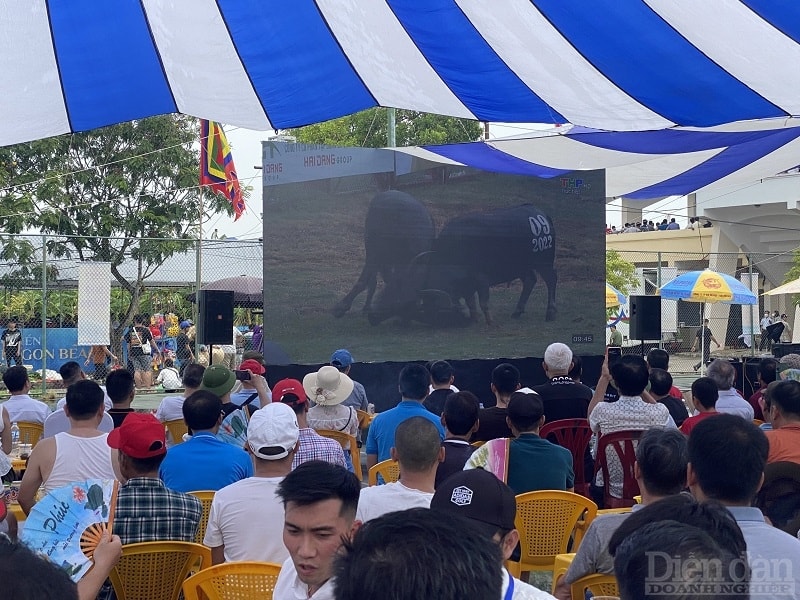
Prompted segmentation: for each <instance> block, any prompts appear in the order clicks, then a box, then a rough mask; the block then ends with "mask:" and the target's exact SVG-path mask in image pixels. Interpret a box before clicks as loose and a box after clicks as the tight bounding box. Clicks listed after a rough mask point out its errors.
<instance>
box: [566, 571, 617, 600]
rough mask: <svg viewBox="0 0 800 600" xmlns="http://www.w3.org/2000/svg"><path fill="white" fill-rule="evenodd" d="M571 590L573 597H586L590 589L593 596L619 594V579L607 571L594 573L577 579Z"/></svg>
mask: <svg viewBox="0 0 800 600" xmlns="http://www.w3.org/2000/svg"><path fill="white" fill-rule="evenodd" d="M570 590H571V595H572V597H573V598H585V597H586V590H589V591H590V592H591V593H592V596H619V586H618V585H617V579H616V578H615V577H614V576H613V575H607V574H605V573H594V574H592V575H586V576H585V577H581V578H580V579H576V580H575V581H574V582H573V583H572V585H571V586H570Z"/></svg>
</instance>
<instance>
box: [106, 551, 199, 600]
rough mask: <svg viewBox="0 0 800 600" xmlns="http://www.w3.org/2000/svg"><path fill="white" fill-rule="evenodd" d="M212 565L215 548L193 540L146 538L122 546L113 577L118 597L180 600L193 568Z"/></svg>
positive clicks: (141, 599)
mask: <svg viewBox="0 0 800 600" xmlns="http://www.w3.org/2000/svg"><path fill="white" fill-rule="evenodd" d="M198 562H199V563H200V566H201V568H205V567H208V566H210V565H211V550H209V549H208V548H206V547H205V546H202V545H200V544H195V543H192V542H142V543H140V544H126V545H125V546H123V547H122V558H120V559H119V562H118V563H117V565H116V566H115V567H114V568H113V569H112V570H111V574H110V575H109V579H111V585H113V586H114V593H115V594H116V596H117V600H178V597H179V596H180V593H181V586H182V585H183V582H184V580H185V579H186V576H187V575H188V574H189V570H190V569H191V568H192V567H194V566H195V565H196V564H197V563H198Z"/></svg>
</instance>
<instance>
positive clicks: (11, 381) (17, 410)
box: [3, 366, 50, 423]
mask: <svg viewBox="0 0 800 600" xmlns="http://www.w3.org/2000/svg"><path fill="white" fill-rule="evenodd" d="M3 383H5V384H6V388H8V393H9V394H10V395H11V396H10V398H9V399H8V400H6V401H5V402H3V406H4V407H5V409H6V412H7V413H8V418H9V419H10V420H11V422H12V423H19V422H20V421H24V422H30V423H44V420H45V419H46V418H47V416H48V415H49V414H50V408H49V407H48V406H47V404H45V403H44V402H40V401H39V400H34V399H33V398H31V397H30V396H29V395H28V392H29V391H30V389H31V382H30V380H29V379H28V371H27V370H26V369H25V367H17V366H15V367H10V368H9V369H8V370H7V371H6V372H5V373H3Z"/></svg>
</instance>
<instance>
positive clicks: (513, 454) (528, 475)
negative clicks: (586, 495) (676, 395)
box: [464, 392, 666, 494]
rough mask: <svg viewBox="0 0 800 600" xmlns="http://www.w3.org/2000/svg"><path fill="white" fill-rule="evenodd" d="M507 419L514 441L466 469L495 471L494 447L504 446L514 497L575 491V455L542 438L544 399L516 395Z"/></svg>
mask: <svg viewBox="0 0 800 600" xmlns="http://www.w3.org/2000/svg"><path fill="white" fill-rule="evenodd" d="M665 410H666V409H665ZM506 419H507V420H508V426H509V428H510V429H511V432H512V433H513V435H514V439H512V440H510V441H509V440H506V439H498V440H492V441H490V442H487V443H486V444H484V445H483V446H481V447H480V448H478V449H477V450H476V451H475V452H474V453H473V454H472V456H470V458H469V460H467V464H466V465H465V466H464V468H465V469H476V468H478V469H487V470H492V461H491V457H492V454H493V453H494V449H493V448H492V445H493V444H503V445H505V446H506V447H507V448H508V485H509V487H510V488H511V489H512V490H514V493H515V494H524V493H525V492H533V491H536V490H566V491H568V492H571V491H572V490H573V488H574V487H575V474H574V473H573V471H572V454H571V453H570V451H569V450H567V449H566V448H563V447H561V446H557V445H556V444H553V443H552V442H549V441H548V440H545V439H542V438H541V437H539V428H540V427H541V426H542V425H544V414H543V408H542V400H541V398H539V396H537V395H536V394H525V393H523V392H515V393H514V394H512V395H511V400H510V401H509V403H508V416H507V417H506ZM492 471H493V470H492ZM493 472H495V471H493ZM495 474H496V475H497V474H498V473H496V472H495Z"/></svg>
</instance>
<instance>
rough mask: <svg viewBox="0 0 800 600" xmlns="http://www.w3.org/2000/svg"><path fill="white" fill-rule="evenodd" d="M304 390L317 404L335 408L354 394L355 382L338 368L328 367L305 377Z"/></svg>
mask: <svg viewBox="0 0 800 600" xmlns="http://www.w3.org/2000/svg"><path fill="white" fill-rule="evenodd" d="M303 389H305V391H306V395H307V396H308V397H309V399H311V400H312V401H313V402H314V403H315V404H319V405H321V406H335V405H337V404H341V403H342V402H344V401H345V400H346V399H347V397H348V396H349V395H350V394H351V393H352V391H353V380H352V379H350V378H349V377H348V376H347V375H345V374H344V373H341V372H340V371H339V369H337V368H336V367H332V366H330V365H328V366H325V367H322V368H321V369H320V370H319V371H317V372H316V373H309V374H308V375H306V376H305V377H303Z"/></svg>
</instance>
